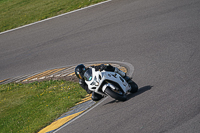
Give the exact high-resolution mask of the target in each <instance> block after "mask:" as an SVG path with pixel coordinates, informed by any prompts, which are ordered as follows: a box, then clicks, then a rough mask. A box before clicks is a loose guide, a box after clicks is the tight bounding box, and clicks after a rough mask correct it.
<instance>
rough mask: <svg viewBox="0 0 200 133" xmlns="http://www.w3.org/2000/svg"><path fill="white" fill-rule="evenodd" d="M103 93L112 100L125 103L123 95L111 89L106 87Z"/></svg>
mask: <svg viewBox="0 0 200 133" xmlns="http://www.w3.org/2000/svg"><path fill="white" fill-rule="evenodd" d="M105 92H106V93H107V94H108V95H109V96H111V97H112V98H114V99H116V100H119V101H126V99H127V97H126V95H125V94H123V93H121V92H118V91H114V90H113V89H111V88H110V87H107V88H106V89H105Z"/></svg>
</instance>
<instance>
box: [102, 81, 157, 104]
mask: <svg viewBox="0 0 200 133" xmlns="http://www.w3.org/2000/svg"><path fill="white" fill-rule="evenodd" d="M152 87H153V86H151V85H147V86H144V87H142V88H139V89H138V92H136V93H134V94H129V95H127V100H129V99H131V98H133V97H135V96H137V95H140V94H142V93H144V92H146V91H148V90H150V89H151V88H152ZM127 100H126V101H127ZM126 101H118V100H112V101H110V102H108V103H106V104H105V105H107V104H112V103H119V102H126Z"/></svg>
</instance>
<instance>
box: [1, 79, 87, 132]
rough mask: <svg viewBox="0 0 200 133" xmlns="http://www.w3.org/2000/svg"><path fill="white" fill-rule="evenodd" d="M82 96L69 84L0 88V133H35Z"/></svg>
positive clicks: (51, 83)
mask: <svg viewBox="0 0 200 133" xmlns="http://www.w3.org/2000/svg"><path fill="white" fill-rule="evenodd" d="M86 95H87V93H86V91H84V90H83V89H82V88H81V87H80V86H79V84H78V83H74V82H69V81H52V80H50V81H43V82H34V83H29V84H21V83H10V84H3V85H0V120H1V121H0V133H22V132H25V133H33V132H38V131H39V130H40V129H41V128H43V127H45V126H47V125H48V124H50V123H51V122H52V121H53V120H55V118H58V117H59V116H60V115H61V114H63V113H65V112H67V111H68V110H69V109H70V108H71V107H73V106H75V104H76V103H77V102H79V101H81V99H82V98H84V97H85V96H86Z"/></svg>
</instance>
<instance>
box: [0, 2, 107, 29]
mask: <svg viewBox="0 0 200 133" xmlns="http://www.w3.org/2000/svg"><path fill="white" fill-rule="evenodd" d="M101 1H105V0H0V32H3V31H6V30H9V29H13V28H16V27H19V26H22V25H26V24H29V23H33V22H36V21H39V20H43V19H46V18H49V17H53V16H56V15H59V14H62V13H66V12H69V11H72V10H75V9H79V8H82V7H85V6H88V5H92V4H95V3H98V2H101Z"/></svg>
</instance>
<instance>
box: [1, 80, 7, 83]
mask: <svg viewBox="0 0 200 133" xmlns="http://www.w3.org/2000/svg"><path fill="white" fill-rule="evenodd" d="M6 80H9V79H4V80H1V81H0V83H1V82H4V81H6Z"/></svg>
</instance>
